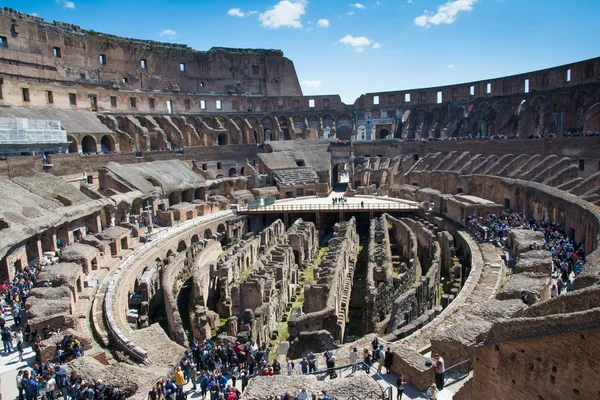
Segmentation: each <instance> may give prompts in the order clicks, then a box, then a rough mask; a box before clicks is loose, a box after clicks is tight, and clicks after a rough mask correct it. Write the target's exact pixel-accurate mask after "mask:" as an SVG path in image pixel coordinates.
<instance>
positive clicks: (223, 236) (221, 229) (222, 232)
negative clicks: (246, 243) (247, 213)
mask: <svg viewBox="0 0 600 400" xmlns="http://www.w3.org/2000/svg"><path fill="white" fill-rule="evenodd" d="M217 236H218V239H219V242H221V245H222V246H225V245H226V244H227V229H226V228H225V225H224V224H219V226H218V227H217Z"/></svg>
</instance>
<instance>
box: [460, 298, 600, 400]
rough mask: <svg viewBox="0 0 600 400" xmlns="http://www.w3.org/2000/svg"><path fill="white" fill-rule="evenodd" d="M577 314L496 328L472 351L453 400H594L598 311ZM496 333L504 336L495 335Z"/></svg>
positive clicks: (598, 370) (599, 331) (599, 369)
mask: <svg viewBox="0 0 600 400" xmlns="http://www.w3.org/2000/svg"><path fill="white" fill-rule="evenodd" d="M576 314H579V315H577V316H576V315H575V314H566V315H563V316H555V317H543V318H527V319H526V318H520V319H515V320H511V321H507V322H505V323H497V324H496V325H495V326H494V327H493V328H492V331H491V332H490V335H491V336H492V337H491V338H489V339H488V340H486V341H485V342H484V343H482V344H481V345H480V346H478V347H477V348H476V351H475V358H474V359H473V360H472V362H473V377H472V378H471V382H470V384H469V385H466V386H465V387H464V388H463V389H461V390H460V391H459V392H458V393H457V394H456V395H455V396H454V398H455V399H457V400H470V399H475V398H477V397H478V396H479V395H480V394H481V393H486V397H487V398H489V399H505V398H511V399H515V400H530V399H579V398H580V399H593V398H597V397H598V394H599V393H600V381H599V380H598V376H599V374H600V367H599V366H598V363H597V362H596V356H595V355H596V354H597V350H598V349H597V346H598V341H599V340H600V328H598V326H597V325H598V324H597V321H598V318H599V317H598V311H597V309H596V311H587V312H580V313H576ZM584 319H585V320H587V321H590V322H584ZM593 319H595V323H591V320H593ZM499 330H502V331H503V332H505V333H499V332H494V331H499ZM511 331H512V333H511ZM496 333H498V334H499V336H495V334H496ZM500 335H501V336H502V339H501V340H499V339H500Z"/></svg>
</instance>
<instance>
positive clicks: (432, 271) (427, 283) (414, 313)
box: [389, 218, 442, 336]
mask: <svg viewBox="0 0 600 400" xmlns="http://www.w3.org/2000/svg"><path fill="white" fill-rule="evenodd" d="M400 220H401V221H402V222H403V223H404V224H406V225H407V226H408V227H409V228H410V230H411V231H413V232H414V234H415V236H416V239H417V243H418V247H419V250H418V251H419V253H426V256H427V257H423V256H424V255H425V254H423V255H421V256H420V258H421V259H422V260H423V262H422V263H421V268H422V271H425V274H424V275H421V274H419V273H417V276H416V280H417V283H416V285H415V286H414V287H413V288H411V289H410V290H408V291H407V292H404V293H403V294H402V295H401V296H400V297H398V298H397V299H395V301H394V305H393V308H392V315H391V317H390V322H389V330H390V331H392V333H394V334H398V335H400V336H405V335H406V334H407V333H408V332H405V333H401V332H395V331H397V330H399V329H400V330H401V329H402V327H403V326H405V325H407V324H409V323H410V322H411V321H413V320H416V319H418V318H421V317H422V318H425V319H424V320H423V322H428V321H429V320H430V319H431V318H433V315H430V316H425V315H424V314H425V313H427V312H432V311H433V310H434V309H435V308H436V307H437V305H438V303H439V283H440V270H441V263H442V257H441V250H440V245H439V243H438V242H437V239H436V236H435V235H434V232H432V231H431V230H429V229H428V227H426V226H425V225H424V223H423V222H420V221H416V220H413V219H408V218H401V219H400ZM429 225H430V226H431V227H432V226H433V225H432V224H429Z"/></svg>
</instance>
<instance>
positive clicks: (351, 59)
mask: <svg viewBox="0 0 600 400" xmlns="http://www.w3.org/2000/svg"><path fill="white" fill-rule="evenodd" d="M4 6H8V7H11V8H15V9H17V10H19V11H23V12H27V13H35V14H37V15H38V16H40V17H42V18H44V19H45V20H47V21H52V20H58V21H63V22H69V23H73V24H76V25H80V26H81V27H82V28H84V29H94V30H96V31H99V32H106V33H112V34H116V35H120V36H126V37H133V38H140V39H152V40H160V41H166V42H173V43H183V44H187V45H189V46H191V47H193V48H195V49H198V50H208V49H210V48H211V47H213V46H215V47H247V48H248V47H249V48H276V49H282V50H283V52H284V54H285V55H286V56H287V57H289V58H290V59H291V60H292V61H294V64H295V66H296V71H297V73H298V77H299V79H300V81H301V83H302V89H303V91H304V94H306V95H311V94H340V95H341V96H342V100H343V101H344V102H346V103H353V102H354V100H355V99H356V98H357V97H358V96H360V95H361V94H364V93H368V92H376V91H384V90H401V89H410V88H419V87H428V86H438V85H445V84H453V83H461V82H468V81H474V80H480V79H486V78H494V77H498V76H503V75H511V74H516V73H521V72H526V71H531V70H536V69H542V68H547V67H552V66H557V65H561V64H566V63H570V62H574V61H579V60H583V59H587V58H593V57H598V56H600V40H598V37H599V34H598V18H599V17H600V0H450V1H447V0H446V1H445V0H360V2H348V1H341V0H281V1H277V0H255V1H248V0H227V1H223V0H220V1H213V0H186V1H179V0H170V1H167V0H144V1H141V0H127V1H122V0H118V1H117V0H102V1H98V0H96V1H92V0H88V1H85V0H72V1H71V0H16V1H13V0H9V1H5V3H4Z"/></svg>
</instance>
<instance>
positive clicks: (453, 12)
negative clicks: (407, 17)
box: [414, 0, 477, 27]
mask: <svg viewBox="0 0 600 400" xmlns="http://www.w3.org/2000/svg"><path fill="white" fill-rule="evenodd" d="M476 2H477V0H450V1H448V2H447V3H446V4H442V5H440V6H438V8H437V12H436V13H435V14H432V13H429V12H427V10H425V12H424V13H423V14H422V15H419V16H418V17H416V18H415V19H414V22H415V25H417V26H425V27H427V26H430V25H440V24H451V23H453V22H454V21H456V18H457V17H458V13H460V12H461V11H471V10H472V9H473V4H475V3H476Z"/></svg>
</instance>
